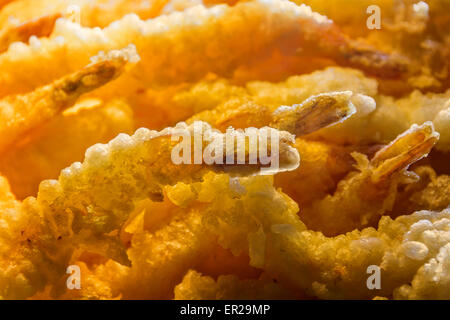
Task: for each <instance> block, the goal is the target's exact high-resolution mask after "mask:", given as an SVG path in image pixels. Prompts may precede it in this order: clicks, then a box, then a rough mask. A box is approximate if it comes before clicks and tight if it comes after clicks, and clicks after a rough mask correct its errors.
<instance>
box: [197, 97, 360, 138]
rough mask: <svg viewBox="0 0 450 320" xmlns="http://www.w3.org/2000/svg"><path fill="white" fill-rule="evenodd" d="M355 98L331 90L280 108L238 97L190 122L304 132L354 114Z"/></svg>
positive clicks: (222, 126) (296, 132) (343, 119)
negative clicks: (267, 127) (352, 100)
mask: <svg viewBox="0 0 450 320" xmlns="http://www.w3.org/2000/svg"><path fill="white" fill-rule="evenodd" d="M351 98H352V92H350V91H345V92H331V93H326V94H321V95H317V96H312V97H310V98H308V99H307V100H305V101H304V102H303V103H301V104H298V105H293V106H290V107H288V106H282V107H280V108H277V109H276V110H272V109H271V108H268V107H266V106H259V105H257V104H255V103H254V102H252V101H251V100H249V101H246V100H245V99H244V100H241V99H236V100H231V101H229V102H228V103H225V104H223V105H220V106H218V107H217V108H215V109H213V110H208V111H204V112H201V113H199V114H196V115H194V116H193V117H192V118H190V119H189V120H188V122H193V121H196V120H202V121H207V122H208V123H211V124H212V125H213V126H214V127H216V128H219V129H222V130H224V129H226V128H227V127H230V126H231V127H235V128H247V127H249V126H256V127H258V128H259V127H264V126H267V125H268V126H270V127H272V128H276V129H278V130H283V131H288V132H290V133H292V134H294V135H296V136H301V135H306V134H308V133H311V132H314V131H317V130H319V129H321V128H325V127H328V126H331V125H333V124H336V123H339V122H342V121H345V120H346V119H347V118H349V117H351V116H352V115H353V114H354V113H355V112H356V109H355V107H354V105H353V104H352V102H351Z"/></svg>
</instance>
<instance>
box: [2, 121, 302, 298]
mask: <svg viewBox="0 0 450 320" xmlns="http://www.w3.org/2000/svg"><path fill="white" fill-rule="evenodd" d="M200 124H201V123H200ZM201 125H202V127H203V128H204V130H205V131H204V135H205V137H206V136H208V135H211V134H212V133H213V132H212V130H211V128H210V126H209V125H207V124H201ZM192 130H194V126H190V127H188V126H186V125H183V124H180V125H179V126H177V127H175V128H167V129H165V130H164V131H162V132H155V131H153V132H152V131H149V130H147V129H140V130H138V131H137V132H136V133H135V134H134V135H133V136H132V137H130V136H128V135H125V134H120V135H119V136H118V137H117V138H115V139H114V140H112V141H111V142H110V143H109V144H108V145H101V144H97V145H95V146H93V147H91V148H89V149H88V150H87V152H86V157H85V161H84V162H83V164H81V163H74V164H72V165H71V166H70V167H68V168H66V169H65V170H63V171H62V172H61V175H60V177H59V180H46V181H44V182H42V183H41V185H40V188H39V193H38V197H37V198H36V199H35V198H33V197H29V198H27V199H25V200H24V202H23V204H22V205H20V204H19V202H17V201H15V200H10V199H9V197H7V201H8V202H7V205H9V203H12V204H13V205H14V206H17V205H19V206H18V208H17V210H14V211H11V213H14V214H13V215H10V214H8V212H6V213H5V214H2V219H3V223H2V226H3V227H5V228H6V229H5V233H4V235H3V234H2V238H1V242H2V248H3V249H2V254H3V255H6V256H8V257H10V259H6V260H2V265H1V268H0V269H1V272H0V275H1V277H0V283H1V284H2V285H0V288H1V289H0V293H1V294H0V296H2V297H3V298H25V297H28V296H31V295H33V294H34V293H35V292H37V291H39V290H41V289H43V287H44V285H45V284H49V283H57V282H58V280H60V277H61V276H62V275H63V274H64V269H65V266H66V264H67V263H68V262H69V259H70V257H71V255H72V253H73V251H74V249H76V248H77V246H78V245H79V246H81V247H82V248H84V249H87V250H91V251H92V252H95V253H98V254H102V255H104V256H106V257H109V258H112V259H114V260H116V261H119V262H120V263H122V264H128V263H129V261H128V258H127V256H126V254H125V251H124V247H123V245H122V244H121V243H120V240H119V238H118V234H117V233H118V231H119V229H120V228H121V226H122V225H123V224H124V223H125V221H126V220H127V219H128V216H129V214H130V213H131V211H132V210H133V207H134V203H135V202H136V201H138V200H144V199H153V200H157V201H161V199H162V198H163V194H162V187H163V186H164V185H169V184H174V183H176V182H178V181H185V182H192V181H196V180H199V179H201V178H202V176H203V175H204V173H206V172H208V171H211V170H217V171H219V172H220V171H224V170H227V168H228V169H231V171H232V172H233V174H236V175H247V174H257V173H259V169H260V168H261V167H263V164H262V163H257V164H256V165H246V166H242V165H240V166H236V164H234V165H233V164H231V165H227V164H226V163H225V162H224V164H217V165H206V164H198V165H186V164H184V165H175V164H172V161H171V153H172V148H174V146H175V145H176V144H175V143H174V142H173V141H172V140H171V138H172V136H173V135H176V134H179V133H180V132H181V133H187V132H192ZM255 130H256V132H257V133H258V134H259V132H260V131H258V130H257V129H255ZM215 134H216V137H218V138H217V139H219V138H220V139H221V140H222V143H223V144H224V145H225V141H226V136H227V134H222V135H221V136H220V133H217V132H216V133H215ZM278 139H279V150H280V159H279V165H280V167H279V170H281V171H282V170H291V169H292V168H296V167H297V166H298V161H299V157H298V153H297V151H296V150H295V149H294V148H292V147H291V146H290V145H291V144H292V143H293V137H292V136H291V135H290V134H289V133H287V132H280V133H279V136H278ZM204 143H205V142H204ZM268 147H269V150H270V147H271V145H270V144H269V145H268ZM224 149H225V147H224ZM250 151H251V149H250ZM234 152H237V150H234ZM251 152H254V151H251ZM250 156H251V155H249V157H250ZM106 185H108V192H106V193H104V192H102V191H101V190H105V189H104V187H105V186H106ZM113 193H114V194H115V195H114V197H112V198H111V195H112V194H113ZM114 233H115V234H116V235H114ZM50 270H53V271H54V272H50ZM55 290H56V289H55Z"/></svg>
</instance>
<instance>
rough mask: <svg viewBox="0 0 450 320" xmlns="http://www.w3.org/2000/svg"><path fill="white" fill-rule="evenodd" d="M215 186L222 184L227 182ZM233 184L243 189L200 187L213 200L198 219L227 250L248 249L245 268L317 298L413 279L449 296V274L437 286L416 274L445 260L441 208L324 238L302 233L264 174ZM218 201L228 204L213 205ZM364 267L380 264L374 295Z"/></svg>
mask: <svg viewBox="0 0 450 320" xmlns="http://www.w3.org/2000/svg"><path fill="white" fill-rule="evenodd" d="M264 180H266V181H264ZM219 181H220V180H216V182H215V183H219ZM205 183H208V182H205ZM209 183H211V182H209ZM221 183H222V186H223V185H224V184H225V183H226V180H224V181H222V182H221ZM240 184H241V185H242V186H243V187H244V188H245V190H246V193H245V194H244V195H242V196H241V197H240V198H239V199H236V200H231V199H232V198H231V197H229V196H228V195H227V194H226V193H225V192H222V193H220V194H214V193H213V191H206V190H205V191H204V192H205V193H206V194H208V196H209V197H211V198H209V199H210V201H211V200H212V199H215V200H214V201H212V202H209V203H210V207H209V208H206V209H205V211H204V213H203V215H204V216H205V217H204V218H203V221H204V223H205V224H206V223H209V224H208V228H209V230H214V231H213V232H214V233H216V234H217V235H218V236H219V239H220V240H219V241H220V242H219V243H221V244H222V245H223V246H225V247H228V248H230V249H231V250H232V251H233V252H240V250H244V251H246V252H249V255H250V263H251V265H253V266H255V267H258V268H262V269H263V270H265V271H266V272H267V273H268V274H270V275H271V276H272V277H276V278H277V279H279V280H280V283H281V284H284V285H286V286H288V287H290V288H292V289H297V290H300V291H305V292H308V293H309V294H310V295H312V296H317V297H320V298H328V299H330V298H359V299H361V298H370V297H373V296H374V295H376V294H378V295H383V296H388V297H392V296H393V292H395V290H396V288H399V287H402V286H403V285H407V284H409V282H410V281H411V280H412V279H413V278H415V277H418V278H419V277H420V278H421V280H419V281H418V282H421V284H420V285H421V286H422V288H423V289H424V290H423V291H422V293H425V292H426V294H427V295H428V298H448V297H449V292H448V290H447V289H448V287H446V286H445V284H446V283H447V282H448V281H449V279H448V274H445V273H443V274H441V276H440V277H439V278H436V281H437V282H438V283H433V282H430V281H429V280H428V279H430V278H428V279H423V278H424V277H422V276H420V274H421V273H422V272H423V271H422V270H425V268H427V265H428V263H430V264H432V265H433V267H432V269H431V270H434V271H433V272H436V270H437V268H439V265H441V266H442V267H444V266H445V264H447V263H448V259H449V256H448V254H447V255H446V249H445V247H446V246H448V241H449V239H448V237H449V233H448V231H449V229H448V228H449V225H448V221H449V211H448V210H444V211H442V212H426V211H423V212H417V213H414V214H412V215H410V216H402V217H399V218H397V219H396V220H395V221H394V220H392V219H390V218H389V217H383V218H382V219H381V221H380V223H379V227H378V230H375V229H373V228H367V229H364V230H362V231H357V230H355V231H352V232H350V233H347V234H346V235H341V236H337V237H335V238H327V237H325V236H323V234H322V233H320V232H313V231H310V230H307V229H306V227H305V226H304V224H303V223H302V222H301V221H300V220H299V218H298V217H297V214H296V211H297V207H296V205H295V203H293V202H292V201H291V200H290V199H289V198H287V197H286V196H285V195H282V194H279V193H277V192H276V191H275V190H274V189H273V187H272V186H271V182H269V181H267V178H265V177H255V178H252V179H241V180H240ZM219 185H220V183H219ZM263 186H264V187H263ZM205 187H206V188H211V187H210V186H207V185H205ZM202 190H203V189H202ZM228 197H229V198H228ZM203 199H205V198H203ZM206 199H208V198H206ZM203 201H204V200H203ZM225 204H227V208H224V209H220V208H221V207H224V205H225ZM246 215H249V216H252V217H253V218H252V219H248V216H246ZM337 218H338V217H337ZM408 231H409V232H408ZM225 234H227V236H224V235H225ZM249 235H254V236H255V237H256V238H254V237H251V236H249ZM440 252H441V253H440ZM438 257H439V258H438ZM434 259H436V262H434ZM369 265H378V266H380V268H381V272H382V276H381V279H383V280H382V284H381V288H382V289H381V290H380V291H378V292H373V291H371V290H369V289H368V288H367V286H366V280H367V276H366V275H367V273H366V269H367V267H368V266H369ZM292 270H296V272H292ZM431 270H430V271H431ZM445 288H447V289H445ZM442 289H444V290H442ZM419 290H420V289H419ZM394 297H399V296H398V295H397V294H394Z"/></svg>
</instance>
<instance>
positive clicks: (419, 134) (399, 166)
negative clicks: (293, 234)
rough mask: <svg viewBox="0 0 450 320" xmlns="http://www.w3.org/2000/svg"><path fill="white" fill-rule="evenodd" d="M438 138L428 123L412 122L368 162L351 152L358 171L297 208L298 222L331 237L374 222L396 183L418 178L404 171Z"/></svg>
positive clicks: (387, 205) (388, 202) (389, 205)
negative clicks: (330, 192) (321, 197)
mask: <svg viewBox="0 0 450 320" xmlns="http://www.w3.org/2000/svg"><path fill="white" fill-rule="evenodd" d="M438 139H439V134H438V133H437V132H435V131H434V128H433V125H432V123H431V122H428V123H425V124H423V125H422V126H417V125H413V126H412V127H411V128H410V129H409V130H408V131H406V132H404V133H403V134H402V135H400V136H399V137H397V139H395V140H394V141H392V143H391V144H389V145H387V146H385V147H384V148H382V149H381V150H380V151H378V152H377V153H376V154H375V156H374V157H373V158H372V159H371V160H370V161H369V160H368V159H367V157H365V156H364V155H361V154H357V153H354V154H353V156H354V158H355V160H356V161H357V165H356V167H357V169H358V170H359V171H360V172H359V173H354V172H353V173H350V174H349V176H348V177H347V178H346V179H344V180H342V181H340V182H339V184H338V187H337V190H336V192H335V194H334V195H332V196H331V195H329V196H327V197H325V198H324V199H321V200H318V201H316V202H314V203H313V204H312V205H311V206H309V207H304V208H301V210H300V216H301V219H302V221H304V222H305V223H306V225H307V226H308V227H309V228H310V229H312V230H319V231H321V232H323V233H324V234H325V235H333V236H334V235H338V234H342V233H345V232H348V231H351V230H354V229H361V228H363V227H367V226H373V225H375V224H376V223H377V222H378V219H379V217H380V216H381V215H383V213H385V212H387V211H389V210H391V209H392V206H393V204H394V201H395V197H396V194H397V189H398V186H399V184H402V183H408V182H409V183H410V182H412V181H414V180H416V179H417V178H418V176H417V175H415V174H414V173H412V172H408V171H407V169H408V167H409V166H410V165H411V164H413V163H414V162H416V161H418V160H420V159H422V158H423V157H426V156H427V155H428V153H429V152H430V150H431V149H432V148H433V146H434V145H435V144H436V142H437V141H438ZM337 212H339V214H338V215H337V214H336V213H337ZM329 221H333V223H329Z"/></svg>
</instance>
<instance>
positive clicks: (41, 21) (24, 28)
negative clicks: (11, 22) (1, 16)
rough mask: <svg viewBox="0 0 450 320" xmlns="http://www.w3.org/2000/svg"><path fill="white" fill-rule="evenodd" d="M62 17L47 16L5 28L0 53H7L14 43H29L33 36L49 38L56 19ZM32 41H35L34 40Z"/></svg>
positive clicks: (59, 15) (0, 34) (0, 36)
mask: <svg viewBox="0 0 450 320" xmlns="http://www.w3.org/2000/svg"><path fill="white" fill-rule="evenodd" d="M60 17H61V14H59V13H56V14H52V15H45V16H42V17H40V18H37V19H33V20H31V21H28V22H26V23H23V24H19V25H17V26H13V27H9V28H8V27H4V28H3V29H2V30H1V32H0V52H4V51H6V50H7V49H8V47H9V45H10V44H11V43H13V42H19V41H21V42H27V41H28V39H29V38H30V37H31V36H34V37H36V36H38V37H47V36H49V35H50V34H51V33H52V31H53V27H54V25H55V21H56V19H58V18H60ZM32 41H35V40H34V38H33V40H32Z"/></svg>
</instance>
